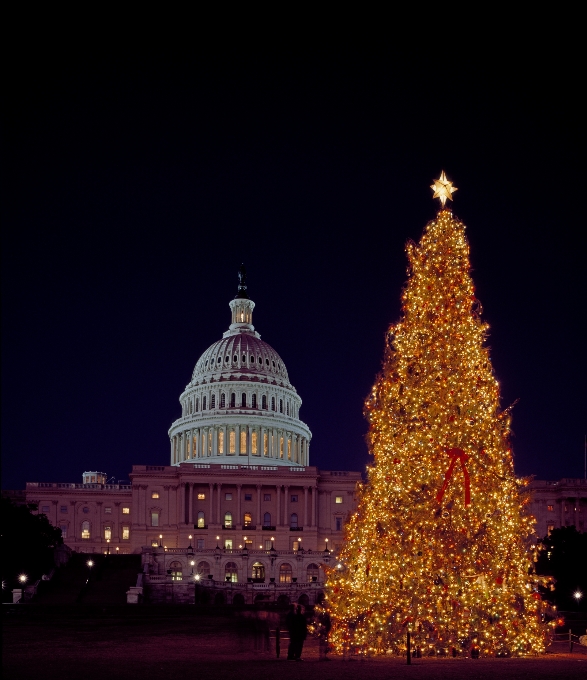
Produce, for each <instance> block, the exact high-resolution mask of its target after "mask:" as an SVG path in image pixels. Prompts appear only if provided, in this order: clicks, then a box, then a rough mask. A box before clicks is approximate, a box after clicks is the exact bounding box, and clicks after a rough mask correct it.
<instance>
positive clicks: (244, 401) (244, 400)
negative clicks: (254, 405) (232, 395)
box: [241, 392, 247, 408]
mask: <svg viewBox="0 0 587 680" xmlns="http://www.w3.org/2000/svg"><path fill="white" fill-rule="evenodd" d="M241 408H247V395H246V394H245V392H243V393H242V395H241Z"/></svg>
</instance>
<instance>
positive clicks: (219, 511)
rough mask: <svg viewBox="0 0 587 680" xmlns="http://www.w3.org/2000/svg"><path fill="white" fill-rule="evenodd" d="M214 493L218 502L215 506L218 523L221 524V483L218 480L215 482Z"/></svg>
mask: <svg viewBox="0 0 587 680" xmlns="http://www.w3.org/2000/svg"><path fill="white" fill-rule="evenodd" d="M216 493H217V494H218V504H217V506H216V507H217V516H218V524H223V522H222V515H221V514H220V513H221V508H220V496H221V495H222V484H220V482H218V484H216Z"/></svg>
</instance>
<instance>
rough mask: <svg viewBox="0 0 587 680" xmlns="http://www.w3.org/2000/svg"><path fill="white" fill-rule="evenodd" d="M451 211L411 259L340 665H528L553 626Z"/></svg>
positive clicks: (338, 612)
mask: <svg viewBox="0 0 587 680" xmlns="http://www.w3.org/2000/svg"><path fill="white" fill-rule="evenodd" d="M432 188H433V189H434V192H435V193H434V197H435V198H440V201H441V204H442V207H441V209H440V212H439V213H438V215H437V217H436V219H434V220H433V221H431V222H429V223H428V225H427V226H426V229H425V230H424V234H423V236H422V239H421V241H420V243H419V244H418V245H416V244H415V243H413V242H410V243H408V245H407V248H406V250H407V255H408V259H409V269H408V276H409V280H408V283H407V286H406V288H405V290H404V292H403V295H402V318H401V320H400V321H399V323H397V324H395V325H392V326H391V327H390V328H389V331H388V333H387V346H386V349H385V356H384V361H383V368H382V371H381V373H380V374H379V376H378V377H377V380H376V382H375V385H374V387H373V390H372V392H371V394H370V395H369V397H368V399H367V401H366V404H365V413H366V417H367V419H368V421H369V424H370V429H369V434H368V441H369V448H370V452H371V454H372V455H373V459H374V460H373V464H372V465H371V466H370V468H369V469H368V481H367V483H366V484H365V485H364V486H363V487H362V488H361V489H360V491H359V503H358V507H357V510H356V512H355V513H354V514H353V516H352V517H351V518H350V520H349V522H348V523H347V525H346V529H345V531H346V535H345V542H344V544H343V547H342V550H341V554H340V565H339V566H338V567H337V568H334V569H332V570H330V572H329V574H328V584H327V601H326V606H327V608H328V611H329V612H330V615H331V618H332V630H331V633H330V642H331V644H332V645H333V646H334V648H335V649H336V650H337V651H339V652H340V651H345V650H349V649H350V650H353V651H355V650H356V651H358V652H359V653H385V652H388V653H389V652H391V653H396V654H400V653H404V652H405V651H406V633H407V631H408V630H409V631H410V633H411V639H412V643H413V644H412V648H413V649H415V648H419V649H420V650H421V651H422V653H424V654H444V653H449V654H450V653H453V654H454V653H466V654H472V655H475V656H476V655H477V654H481V655H495V654H512V655H525V654H535V653H539V652H543V651H544V649H545V646H546V644H547V642H548V638H549V635H550V631H552V625H553V624H546V623H545V622H544V618H545V616H544V610H543V607H544V605H543V602H542V601H541V598H540V595H539V593H538V586H539V585H542V584H543V583H544V579H543V578H541V577H539V576H536V574H535V571H534V565H533V561H534V558H535V554H536V547H535V546H534V545H531V543H532V541H531V535H532V534H533V533H534V530H533V523H534V519H533V518H532V517H531V516H529V515H528V514H527V512H526V510H525V505H526V504H527V503H528V500H529V499H528V496H527V493H526V492H525V491H524V487H525V486H526V484H527V480H522V479H518V478H516V476H515V474H514V468H513V462H512V452H511V444H510V421H511V416H510V412H509V409H505V410H501V409H500V405H499V384H498V382H497V380H496V379H495V377H494V375H493V370H492V367H491V361H490V358H489V351H488V349H487V347H485V346H484V340H485V338H486V335H487V329H488V326H487V324H486V323H484V322H483V321H481V319H480V317H479V315H480V311H481V307H480V304H479V301H478V300H477V299H476V297H475V289H474V286H473V282H472V279H471V276H470V273H469V270H470V264H469V246H468V243H467V240H466V238H465V225H464V224H463V223H462V222H461V221H459V220H458V218H456V217H455V216H454V215H453V214H452V212H451V210H450V209H448V208H447V207H446V206H445V203H446V199H450V200H452V196H451V194H452V193H453V192H454V191H456V187H453V186H452V183H451V182H449V181H448V180H447V178H446V176H445V174H444V172H443V173H442V175H441V177H440V179H439V180H435V183H434V185H433V187H432Z"/></svg>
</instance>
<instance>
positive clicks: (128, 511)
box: [122, 508, 130, 515]
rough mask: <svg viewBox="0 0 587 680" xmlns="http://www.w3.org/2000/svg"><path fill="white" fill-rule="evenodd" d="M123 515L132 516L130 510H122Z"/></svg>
mask: <svg viewBox="0 0 587 680" xmlns="http://www.w3.org/2000/svg"><path fill="white" fill-rule="evenodd" d="M122 514H123V515H130V508H122Z"/></svg>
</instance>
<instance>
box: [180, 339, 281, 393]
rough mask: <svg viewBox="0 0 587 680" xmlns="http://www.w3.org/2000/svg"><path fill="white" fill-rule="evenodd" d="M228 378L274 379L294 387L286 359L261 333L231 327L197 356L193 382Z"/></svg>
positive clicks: (264, 380)
mask: <svg viewBox="0 0 587 680" xmlns="http://www.w3.org/2000/svg"><path fill="white" fill-rule="evenodd" d="M225 380H256V381H260V382H275V383H277V384H281V385H283V386H284V387H285V386H287V387H289V388H290V389H293V387H292V386H291V384H290V382H289V378H288V375H287V370H286V368H285V364H284V363H283V360H282V359H281V357H280V356H279V354H277V352H276V351H275V350H274V349H273V347H271V345H268V344H267V343H266V342H263V340H261V338H260V337H258V333H255V334H253V333H251V332H249V333H246V332H238V331H233V332H231V331H229V334H226V336H225V337H223V338H222V339H221V340H218V341H217V342H215V343H214V344H213V345H211V346H210V347H209V348H208V349H207V350H206V351H205V352H204V353H203V354H202V356H201V357H200V358H199V359H198V362H197V363H196V367H195V368H194V372H193V374H192V382H191V384H192V385H198V384H201V383H202V382H208V383H209V382H215V381H225Z"/></svg>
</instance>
